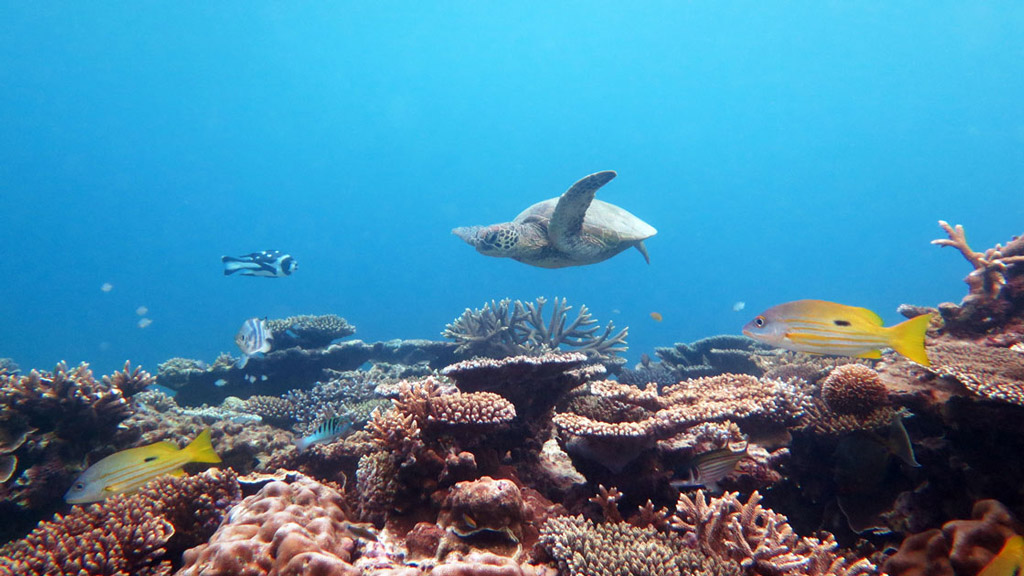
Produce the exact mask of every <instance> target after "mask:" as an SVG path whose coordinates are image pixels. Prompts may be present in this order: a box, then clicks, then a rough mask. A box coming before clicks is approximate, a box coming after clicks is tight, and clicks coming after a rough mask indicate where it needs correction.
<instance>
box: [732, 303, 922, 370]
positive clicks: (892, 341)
mask: <svg viewBox="0 0 1024 576" xmlns="http://www.w3.org/2000/svg"><path fill="white" fill-rule="evenodd" d="M931 319H932V315H931V314H924V315H921V316H917V317H915V318H911V319H910V320H907V321H906V322H902V323H900V324H897V325H895V326H882V318H881V317H880V316H879V315H878V314H875V313H874V312H872V311H871V310H868V309H867V308H857V307H855V306H846V305H844V304H837V303H835V302H826V301H824V300H796V301H794V302H787V303H785V304H779V305H778V306H773V307H771V308H769V309H767V310H765V311H764V312H762V313H761V314H760V315H758V316H757V317H756V318H754V319H753V320H751V321H750V322H748V323H747V325H746V326H744V327H743V333H744V334H746V335H747V336H749V337H751V338H753V339H755V340H759V341H761V342H764V343H765V344H771V345H772V346H778V347H779V348H785V349H787V350H795V351H797V352H807V353H810V354H832V355H835V356H854V357H857V358H881V357H882V352H881V349H882V348H892V349H893V350H895V351H897V352H899V353H900V354H902V355H904V356H906V357H907V358H909V359H911V360H913V361H914V362H917V363H918V364H921V365H922V366H928V365H929V364H930V362H929V361H928V354H927V353H926V352H925V349H924V336H925V332H926V331H927V330H928V325H929V323H930V322H931Z"/></svg>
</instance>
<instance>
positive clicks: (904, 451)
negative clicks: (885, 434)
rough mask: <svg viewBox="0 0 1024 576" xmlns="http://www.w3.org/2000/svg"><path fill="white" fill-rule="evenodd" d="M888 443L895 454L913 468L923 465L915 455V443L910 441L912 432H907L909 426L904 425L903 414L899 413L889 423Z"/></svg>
mask: <svg viewBox="0 0 1024 576" xmlns="http://www.w3.org/2000/svg"><path fill="white" fill-rule="evenodd" d="M888 445H889V449H890V450H891V451H892V453H893V455H894V456H896V457H897V458H899V459H900V460H901V461H902V462H903V463H904V464H906V465H907V466H911V467H913V468H920V467H921V464H919V463H918V461H917V458H915V457H914V445H913V444H912V443H911V442H910V434H907V427H906V426H904V425H903V415H902V414H897V415H896V416H895V417H894V418H893V419H892V423H891V424H890V425H889V442H888Z"/></svg>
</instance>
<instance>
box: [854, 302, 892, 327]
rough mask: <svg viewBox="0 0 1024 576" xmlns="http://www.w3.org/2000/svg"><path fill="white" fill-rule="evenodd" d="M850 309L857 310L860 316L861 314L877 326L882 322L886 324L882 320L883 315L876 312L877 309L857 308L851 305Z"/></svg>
mask: <svg viewBox="0 0 1024 576" xmlns="http://www.w3.org/2000/svg"><path fill="white" fill-rule="evenodd" d="M850 311H851V312H856V314H857V315H858V316H860V317H861V318H863V319H864V320H867V321H868V322H870V323H872V324H874V325H875V326H881V325H882V324H884V322H883V321H882V317H881V316H879V315H878V314H877V313H875V311H873V310H868V309H867V308H857V307H853V306H851V310H850Z"/></svg>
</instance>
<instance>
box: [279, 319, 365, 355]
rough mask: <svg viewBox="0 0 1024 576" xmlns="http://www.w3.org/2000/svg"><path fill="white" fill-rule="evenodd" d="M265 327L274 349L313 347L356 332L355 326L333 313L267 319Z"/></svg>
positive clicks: (326, 344)
mask: <svg viewBox="0 0 1024 576" xmlns="http://www.w3.org/2000/svg"><path fill="white" fill-rule="evenodd" d="M267 329H268V330H270V334H271V335H272V336H273V337H274V349H275V350H280V349H282V348H291V347H292V346H298V347H299V348H307V349H315V348H323V347H325V346H328V345H330V343H331V342H333V341H335V340H340V339H342V338H347V337H348V336H351V335H353V334H355V333H356V327H355V326H352V325H351V324H349V323H348V321H346V320H345V319H344V318H342V317H341V316H338V315H335V314H325V315H323V316H315V315H311V314H303V315H300V316H289V317H288V318H284V319H275V320H267Z"/></svg>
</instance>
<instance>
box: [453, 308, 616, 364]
mask: <svg viewBox="0 0 1024 576" xmlns="http://www.w3.org/2000/svg"><path fill="white" fill-rule="evenodd" d="M546 303H547V299H546V298H543V297H540V298H537V300H536V301H535V302H522V301H520V300H516V301H515V302H513V301H512V300H511V299H508V298H506V299H504V300H500V301H498V302H495V301H493V300H492V301H491V302H490V303H488V304H485V305H484V307H483V308H481V309H479V310H470V309H469V308H467V309H466V311H465V312H463V313H462V316H460V317H458V318H456V319H455V320H454V321H453V322H452V323H451V324H448V325H447V326H446V327H445V329H444V331H443V332H442V333H441V334H442V336H444V337H445V338H448V339H450V340H453V341H454V342H455V343H456V344H458V347H457V348H456V352H457V353H459V354H463V355H465V356H467V357H468V356H484V357H488V358H503V357H505V356H523V355H528V356H539V355H543V354H547V353H550V352H558V351H559V350H561V349H562V347H563V346H566V347H569V348H571V349H572V350H574V351H578V352H583V353H585V354H586V355H587V357H588V358H590V359H593V360H597V361H599V362H601V363H604V364H606V365H608V366H609V368H611V367H614V366H618V365H620V364H621V360H620V359H618V358H616V355H617V354H618V353H619V352H625V351H626V335H627V334H628V332H629V329H628V328H623V329H622V330H620V331H618V332H616V331H615V327H614V325H613V324H612V323H611V322H609V323H608V325H607V326H606V327H605V328H604V330H602V329H601V327H600V325H599V324H598V322H597V320H595V319H594V318H593V317H591V315H590V312H589V311H588V310H587V307H586V306H583V305H581V306H580V309H579V312H578V313H577V314H576V318H574V319H572V320H569V310H571V309H572V306H568V305H566V301H565V298H561V299H560V298H555V299H554V303H553V305H552V310H551V318H550V320H549V321H545V320H544V305H545V304H546Z"/></svg>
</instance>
